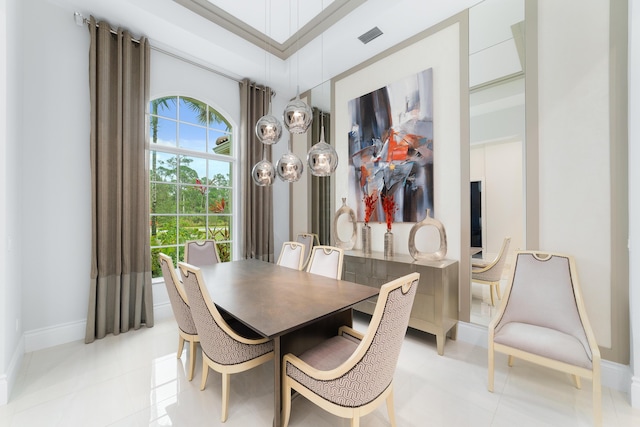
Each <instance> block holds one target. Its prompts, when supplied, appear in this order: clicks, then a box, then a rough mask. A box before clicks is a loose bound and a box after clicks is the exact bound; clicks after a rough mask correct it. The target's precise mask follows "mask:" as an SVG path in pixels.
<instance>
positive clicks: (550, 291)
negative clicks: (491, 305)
mask: <svg viewBox="0 0 640 427" xmlns="http://www.w3.org/2000/svg"><path fill="white" fill-rule="evenodd" d="M488 332H489V343H488V344H489V345H488V348H489V382H488V388H489V391H493V380H494V379H493V377H494V353H495V352H500V353H504V354H507V355H508V356H509V357H508V364H509V366H513V359H514V357H517V358H520V359H523V360H527V361H529V362H533V363H537V364H539V365H542V366H546V367H549V368H552V369H556V370H558V371H562V372H566V373H568V374H570V375H572V376H573V379H574V381H575V386H576V387H577V388H580V387H581V384H580V377H585V378H588V379H591V380H592V383H593V414H594V421H595V424H596V425H600V424H601V423H602V408H601V387H600V350H599V348H598V345H597V343H596V339H595V335H594V334H593V331H592V330H591V326H590V324H589V320H588V318H587V313H586V309H585V306H584V302H583V299H582V292H581V291H580V285H579V282H578V276H577V273H576V266H575V261H574V259H573V258H572V257H571V256H569V255H563V254H557V253H551V254H548V253H547V254H542V253H538V252H534V251H519V252H516V257H515V263H514V267H513V270H512V273H511V279H510V283H509V287H508V288H507V290H506V292H505V295H504V299H503V301H502V304H501V305H500V308H499V311H498V313H497V314H496V316H495V318H494V319H493V320H492V321H491V323H490V324H489V329H488Z"/></svg>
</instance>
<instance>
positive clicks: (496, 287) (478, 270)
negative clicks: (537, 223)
mask: <svg viewBox="0 0 640 427" xmlns="http://www.w3.org/2000/svg"><path fill="white" fill-rule="evenodd" d="M510 243H511V237H507V238H505V239H504V240H503V242H502V247H501V248H500V252H499V253H498V256H496V258H495V259H494V260H493V261H491V262H489V263H488V264H486V263H473V262H472V264H471V281H472V282H476V283H482V284H485V285H489V292H490V293H491V305H493V306H495V301H494V299H493V293H494V291H495V293H496V296H497V297H498V299H501V298H502V297H501V296H500V280H501V279H502V273H503V270H504V263H505V262H506V258H507V256H508V255H509V244H510Z"/></svg>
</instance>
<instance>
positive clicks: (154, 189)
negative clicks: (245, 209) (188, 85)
mask: <svg viewBox="0 0 640 427" xmlns="http://www.w3.org/2000/svg"><path fill="white" fill-rule="evenodd" d="M149 110H150V112H151V115H150V120H149V124H150V129H149V130H150V136H151V152H150V154H151V156H150V171H149V184H150V194H149V196H150V200H149V202H150V210H151V212H150V235H151V239H150V244H151V256H152V259H151V265H152V276H153V277H160V276H162V271H161V269H160V264H159V263H158V254H159V253H160V252H163V253H165V254H167V255H169V256H171V257H172V258H173V261H174V263H177V262H178V261H181V260H183V258H184V243H185V242H186V241H188V240H202V239H215V240H216V244H217V247H218V251H219V254H220V259H221V260H222V261H223V262H224V261H230V260H231V252H232V245H233V236H232V232H231V230H232V227H231V226H232V223H231V221H232V215H233V209H234V201H233V198H232V193H233V192H232V187H233V177H232V173H231V171H232V165H233V160H234V159H233V158H232V157H230V155H231V154H232V151H233V149H232V144H231V135H232V129H231V126H230V124H229V122H228V121H227V120H226V119H225V118H224V117H222V116H221V115H219V114H218V113H217V111H215V110H214V109H213V108H211V107H210V106H208V105H206V104H205V103H203V102H201V101H198V100H195V99H193V98H183V97H164V98H157V99H155V100H153V101H151V103H150V108H149ZM167 147H168V148H167ZM225 156H229V158H228V159H226V158H225Z"/></svg>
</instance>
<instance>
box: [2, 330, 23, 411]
mask: <svg viewBox="0 0 640 427" xmlns="http://www.w3.org/2000/svg"><path fill="white" fill-rule="evenodd" d="M24 353H25V351H24V338H23V337H21V338H20V341H19V342H18V345H17V347H16V349H15V351H14V352H13V356H11V362H10V363H9V367H8V368H7V372H6V373H4V374H3V375H2V376H0V405H6V404H7V403H8V402H9V396H10V395H11V390H13V386H14V385H15V383H16V378H17V377H18V372H19V371H20V367H21V366H22V360H23V359H24Z"/></svg>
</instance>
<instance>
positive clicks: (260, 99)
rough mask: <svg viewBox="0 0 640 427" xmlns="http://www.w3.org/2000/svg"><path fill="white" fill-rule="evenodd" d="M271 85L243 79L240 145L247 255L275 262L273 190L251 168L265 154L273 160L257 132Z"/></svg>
mask: <svg viewBox="0 0 640 427" xmlns="http://www.w3.org/2000/svg"><path fill="white" fill-rule="evenodd" d="M271 96H272V92H271V88H269V87H264V86H259V85H256V84H255V83H252V82H250V81H249V80H248V79H244V80H242V81H241V82H240V111H241V116H240V144H241V147H242V198H243V209H242V212H243V214H242V218H243V221H242V228H243V230H244V242H243V244H244V245H243V248H242V254H243V256H244V258H255V259H260V260H262V261H268V262H273V261H274V255H273V189H272V187H271V186H269V187H260V186H258V185H255V184H254V183H253V180H252V179H251V170H252V169H253V166H254V165H255V164H256V163H258V162H259V161H260V160H262V158H263V156H265V157H266V159H267V160H269V161H271V147H266V148H265V147H263V144H262V143H261V142H260V141H259V140H258V137H257V136H256V133H255V125H256V122H257V121H258V119H259V118H260V117H262V116H264V115H265V114H268V112H269V103H270V101H271ZM280 143H282V142H280Z"/></svg>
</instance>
